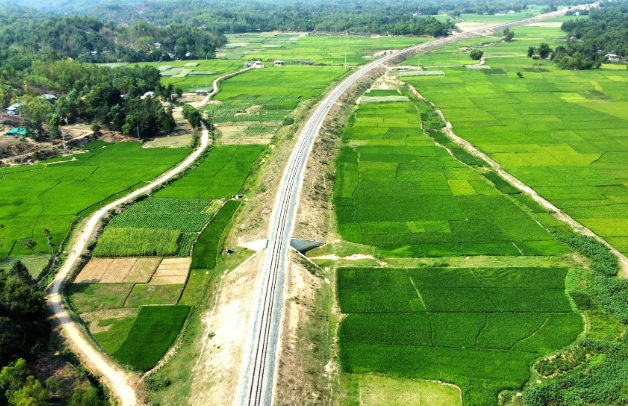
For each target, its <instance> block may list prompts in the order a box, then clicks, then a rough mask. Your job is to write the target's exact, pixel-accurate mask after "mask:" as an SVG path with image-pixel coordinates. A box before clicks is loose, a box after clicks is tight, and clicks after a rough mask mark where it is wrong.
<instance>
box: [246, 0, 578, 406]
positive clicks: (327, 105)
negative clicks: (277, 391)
mask: <svg viewBox="0 0 628 406" xmlns="http://www.w3.org/2000/svg"><path fill="white" fill-rule="evenodd" d="M565 12H566V9H565V10H560V11H556V12H552V13H548V14H543V15H540V16H537V17H532V18H528V19H525V20H520V21H516V22H512V23H504V24H499V25H495V26H492V27H488V28H483V29H479V30H476V31H470V32H466V33H463V34H458V35H454V36H450V37H446V38H442V39H437V40H434V41H430V42H426V43H423V44H419V45H415V46H412V47H410V48H406V49H404V50H401V51H399V52H396V53H393V54H391V55H387V56H384V57H382V58H380V59H377V60H375V61H373V62H371V63H369V64H368V65H366V66H364V67H362V68H360V69H359V70H357V71H356V72H354V73H353V74H351V75H350V76H348V77H347V78H346V79H344V80H343V81H342V82H340V84H338V86H336V88H334V89H333V90H332V91H331V92H330V93H329V94H328V95H327V96H326V97H325V98H324V99H323V101H322V102H321V103H320V105H319V106H318V107H317V109H316V111H315V112H314V114H313V115H312V117H311V118H310V119H309V120H308V122H307V123H306V125H305V127H304V129H303V131H302V133H301V135H300V137H299V140H298V142H297V145H296V147H295V149H294V150H293V153H292V155H291V157H290V159H289V161H288V164H287V166H286V169H285V171H284V174H283V177H282V181H281V185H280V188H279V191H278V195H277V199H276V203H275V207H274V209H273V213H272V215H271V227H270V235H269V237H268V245H267V248H266V257H265V259H264V264H263V267H262V271H261V273H260V275H259V278H258V281H257V284H256V290H255V296H254V299H253V305H252V316H251V324H250V326H249V331H248V335H247V338H246V345H245V354H244V363H243V366H242V372H241V376H240V384H239V388H238V395H237V398H236V405H237V406H270V405H272V404H273V394H274V387H275V376H276V374H275V371H276V366H277V353H278V343H279V334H280V326H281V313H282V309H283V290H284V282H285V278H286V275H285V269H286V258H287V250H288V247H289V246H290V235H291V233H292V230H293V228H294V219H295V216H296V212H297V205H298V196H299V193H300V190H301V185H302V181H303V172H304V168H305V164H306V161H307V158H308V155H309V152H310V150H311V149H312V145H313V143H314V140H315V138H316V136H317V134H318V132H319V130H320V128H321V126H322V124H323V121H324V120H325V117H326V116H327V113H328V112H329V110H330V109H331V107H332V106H333V105H334V103H336V101H337V100H338V98H339V97H340V96H341V95H342V94H343V93H344V92H345V91H346V90H347V89H348V88H349V87H350V86H351V85H352V84H354V83H355V82H356V81H357V80H359V79H360V78H362V77H363V76H364V75H365V74H367V73H368V72H370V71H371V70H373V69H375V68H377V67H378V66H380V64H385V63H386V62H389V61H390V62H393V63H398V62H400V61H401V60H403V59H405V58H407V57H409V56H411V55H413V54H416V53H419V52H427V51H431V50H434V49H437V48H441V47H443V46H445V45H448V44H451V43H454V42H458V41H462V40H465V39H469V38H473V37H477V36H481V35H487V34H491V33H495V32H499V31H502V30H504V29H506V28H514V27H518V26H521V25H526V24H530V23H534V22H538V21H539V20H543V19H547V18H552V17H557V16H560V15H563V14H564V13H565Z"/></svg>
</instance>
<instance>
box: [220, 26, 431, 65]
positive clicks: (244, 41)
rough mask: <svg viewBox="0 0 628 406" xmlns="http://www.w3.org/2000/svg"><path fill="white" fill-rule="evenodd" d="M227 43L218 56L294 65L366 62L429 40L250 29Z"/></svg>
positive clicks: (229, 38) (231, 38) (230, 38)
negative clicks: (260, 31) (278, 32)
mask: <svg viewBox="0 0 628 406" xmlns="http://www.w3.org/2000/svg"><path fill="white" fill-rule="evenodd" d="M227 38H228V41H229V42H228V43H227V45H226V46H225V47H224V48H223V49H220V50H218V52H217V53H216V56H217V57H218V58H225V59H231V60H243V61H244V60H246V61H255V60H261V61H264V62H267V63H271V64H272V63H273V61H275V60H283V61H284V62H285V63H287V64H294V65H299V64H303V65H344V63H345V54H346V58H347V64H348V65H352V66H354V65H363V64H365V63H367V62H369V60H371V59H373V55H374V54H376V53H377V52H379V51H382V50H388V49H403V48H407V47H409V46H412V45H416V44H420V43H422V42H426V41H429V38H416V37H401V36H398V37H394V36H376V37H366V36H364V37H353V36H351V37H350V36H331V35H330V36H327V35H320V36H314V35H312V36H301V35H299V34H277V33H250V34H232V35H227Z"/></svg>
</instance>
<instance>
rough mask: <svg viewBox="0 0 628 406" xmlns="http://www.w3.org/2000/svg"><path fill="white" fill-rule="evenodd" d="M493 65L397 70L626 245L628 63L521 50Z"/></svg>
mask: <svg viewBox="0 0 628 406" xmlns="http://www.w3.org/2000/svg"><path fill="white" fill-rule="evenodd" d="M515 31H516V30H515ZM536 42H539V41H536ZM508 46H509V47H514V46H517V41H515V44H510V45H508ZM518 46H520V47H523V48H525V46H524V45H523V42H519V45H518ZM498 48H499V45H498V46H496V47H495V49H498ZM523 48H522V49H523ZM490 65H491V67H492V68H493V70H499V71H500V72H501V74H499V75H497V74H486V73H485V72H481V71H471V70H464V71H463V70H458V69H447V68H445V69H443V70H444V71H445V72H446V75H447V76H446V77H445V78H441V77H429V78H402V79H403V80H404V81H405V82H407V83H409V84H411V85H413V86H414V87H416V88H417V90H418V91H419V92H420V93H422V94H423V96H425V97H427V98H428V99H429V100H431V101H432V102H434V103H435V104H436V106H437V107H439V108H441V109H442V111H443V113H444V115H445V117H446V119H447V120H448V121H450V122H451V123H452V124H453V128H454V132H455V133H456V134H457V135H458V136H460V137H462V138H464V139H466V140H467V141H469V142H470V143H472V144H473V145H475V146H476V147H478V148H479V149H480V150H482V151H483V152H485V153H487V154H488V155H489V156H490V157H491V158H492V159H494V160H495V161H497V162H499V163H500V164H501V165H502V166H503V167H504V169H506V170H507V171H508V172H510V173H511V174H513V175H514V176H516V177H517V178H519V179H520V180H522V181H523V182H524V183H526V184H527V185H528V186H530V187H532V188H533V189H535V190H536V191H537V192H538V193H539V194H540V195H541V196H543V197H544V198H546V199H547V200H549V201H550V202H552V203H553V204H554V205H556V206H557V207H558V208H560V209H561V210H564V211H565V212H566V213H567V214H569V215H570V216H572V217H573V218H575V219H576V220H578V221H579V222H581V223H582V224H584V225H585V226H586V227H588V228H590V229H591V230H593V231H594V232H595V233H596V234H598V235H600V236H602V237H603V238H604V239H606V240H607V241H608V242H609V243H611V244H612V245H614V246H615V247H616V248H617V249H618V250H620V251H621V252H623V253H624V254H627V253H628V142H626V134H627V132H626V129H627V128H628V96H627V95H628V71H626V70H625V68H624V69H623V70H618V69H611V67H608V68H606V67H604V68H602V69H598V70H590V71H566V70H560V69H557V68H556V67H554V66H553V65H552V64H551V62H549V61H537V60H531V59H529V58H525V57H517V58H494V59H490ZM612 67H613V68H614V66H612ZM517 72H522V74H523V76H524V78H523V79H519V78H518V77H517V75H516V73H517Z"/></svg>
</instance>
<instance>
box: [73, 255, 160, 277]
mask: <svg viewBox="0 0 628 406" xmlns="http://www.w3.org/2000/svg"><path fill="white" fill-rule="evenodd" d="M160 261H161V258H116V259H112V258H93V259H91V260H90V261H89V262H88V263H87V265H85V267H84V268H83V269H82V270H81V272H80V273H79V274H78V276H77V277H76V279H75V281H74V283H146V282H148V281H149V280H150V277H151V275H152V274H153V272H154V271H155V269H156V268H157V265H159V262H160Z"/></svg>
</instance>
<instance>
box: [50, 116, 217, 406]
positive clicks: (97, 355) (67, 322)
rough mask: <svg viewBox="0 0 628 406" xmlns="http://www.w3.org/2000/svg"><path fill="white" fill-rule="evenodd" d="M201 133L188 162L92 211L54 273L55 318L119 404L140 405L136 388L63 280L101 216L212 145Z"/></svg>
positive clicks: (178, 170)
mask: <svg viewBox="0 0 628 406" xmlns="http://www.w3.org/2000/svg"><path fill="white" fill-rule="evenodd" d="M202 132H203V134H202V136H201V144H200V146H199V147H198V148H197V149H196V150H195V151H194V152H192V154H190V155H189V156H188V157H187V158H186V159H185V161H183V162H181V163H180V164H179V165H178V166H176V167H175V168H174V169H171V170H170V171H168V172H165V173H164V174H162V175H161V176H160V177H159V178H157V179H155V180H153V181H152V182H150V183H149V184H148V185H146V186H144V187H143V188H141V189H138V190H136V191H134V192H132V193H130V194H128V195H126V196H124V197H122V198H120V199H118V200H116V201H114V202H112V203H109V204H108V205H106V206H105V207H103V208H101V209H100V210H98V211H97V212H95V213H94V214H92V216H91V217H90V218H89V220H88V221H87V223H86V225H85V227H84V228H83V229H82V230H81V231H80V232H79V233H78V234H76V236H77V237H76V243H75V244H74V246H73V247H72V249H71V252H70V254H69V255H68V257H67V258H66V260H65V262H64V263H63V266H62V267H61V269H60V270H59V272H58V273H57V275H56V276H55V279H54V281H53V282H52V283H51V285H50V286H49V287H48V289H49V295H48V303H49V305H50V307H51V309H52V311H53V317H54V318H55V319H56V320H57V321H58V322H59V323H60V325H61V326H62V328H63V331H64V333H65V337H66V338H67V339H68V340H70V341H71V342H72V344H73V346H74V349H76V350H77V351H78V352H79V353H80V355H81V358H82V359H83V360H84V361H87V363H88V365H90V366H91V367H92V368H93V369H94V370H95V371H94V372H96V373H97V374H99V375H102V377H103V378H104V380H105V381H106V383H107V386H108V387H109V389H110V390H111V391H112V392H113V393H114V394H115V396H116V397H117V398H118V399H119V400H120V405H122V406H133V405H135V404H137V399H136V396H135V389H134V387H133V386H131V385H130V384H129V382H128V380H127V377H126V373H125V371H124V370H123V369H121V368H118V367H117V366H116V365H115V364H114V363H113V362H111V360H109V359H108V357H107V356H106V355H104V354H103V353H102V352H101V351H100V349H99V348H97V347H96V346H95V345H94V343H93V342H92V341H91V340H90V339H89V338H88V337H86V335H85V333H84V331H83V329H82V328H81V326H80V325H79V324H78V323H77V322H76V321H75V320H73V318H72V317H71V315H70V313H69V312H68V310H67V309H66V308H65V305H64V302H63V296H62V295H63V294H62V287H63V283H64V282H65V280H66V279H67V278H68V276H69V275H70V274H71V271H72V269H73V268H74V267H75V265H76V264H77V262H78V261H79V259H80V255H81V253H82V252H83V251H84V250H85V247H86V245H87V243H88V242H89V240H90V238H91V237H92V236H93V234H94V232H95V231H96V229H97V228H98V225H99V223H100V219H101V218H102V217H103V216H104V215H105V214H106V213H107V211H109V210H110V209H113V208H114V207H116V206H118V205H119V204H121V203H124V202H128V201H129V200H131V199H133V198H135V197H136V196H139V195H141V194H143V193H146V192H148V191H150V190H151V189H153V188H154V187H156V186H159V185H160V184H162V183H164V182H166V181H167V180H169V179H172V177H174V176H176V175H177V174H179V173H181V172H182V171H183V170H185V169H186V168H187V167H188V166H190V165H191V164H192V163H193V162H194V160H196V158H198V157H199V156H200V155H201V153H202V152H203V151H204V150H205V149H206V148H207V146H208V145H209V133H208V131H207V128H206V127H205V125H203V131H202Z"/></svg>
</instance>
